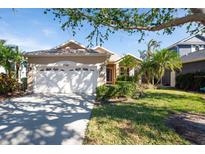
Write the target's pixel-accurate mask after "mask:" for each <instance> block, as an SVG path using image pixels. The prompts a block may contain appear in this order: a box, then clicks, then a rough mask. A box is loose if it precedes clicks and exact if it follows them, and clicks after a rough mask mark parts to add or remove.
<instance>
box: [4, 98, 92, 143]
mask: <svg viewBox="0 0 205 154" xmlns="http://www.w3.org/2000/svg"><path fill="white" fill-rule="evenodd" d="M93 101H94V96H92V95H85V94H74V95H44V94H35V95H34V94H33V95H30V96H25V97H21V98H15V99H11V100H5V101H0V144H50V145H57V144H81V143H82V140H83V137H84V132H85V129H86V126H87V122H88V120H89V118H90V115H91V110H92V107H93Z"/></svg>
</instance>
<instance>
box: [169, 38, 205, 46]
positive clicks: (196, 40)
mask: <svg viewBox="0 0 205 154" xmlns="http://www.w3.org/2000/svg"><path fill="white" fill-rule="evenodd" d="M180 44H190V45H191V44H204V45H205V37H204V36H203V35H199V34H196V35H192V36H189V37H187V38H185V39H182V40H180V41H178V42H176V43H174V44H172V45H171V46H169V47H168V49H170V48H173V47H175V46H177V45H180Z"/></svg>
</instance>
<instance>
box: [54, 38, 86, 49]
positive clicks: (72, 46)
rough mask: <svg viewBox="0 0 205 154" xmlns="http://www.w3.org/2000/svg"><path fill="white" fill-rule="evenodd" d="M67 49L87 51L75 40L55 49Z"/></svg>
mask: <svg viewBox="0 0 205 154" xmlns="http://www.w3.org/2000/svg"><path fill="white" fill-rule="evenodd" d="M63 48H64V49H66V48H70V49H85V48H86V47H85V46H84V45H82V44H80V43H79V42H77V41H74V40H69V41H67V42H65V43H62V44H60V45H58V46H56V47H55V48H54V49H63Z"/></svg>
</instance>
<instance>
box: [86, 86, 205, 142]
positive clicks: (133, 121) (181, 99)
mask: <svg viewBox="0 0 205 154" xmlns="http://www.w3.org/2000/svg"><path fill="white" fill-rule="evenodd" d="M203 97H204V95H202V94H197V93H190V92H183V91H177V90H161V89H160V90H159V89H155V90H146V91H145V96H144V97H141V98H139V99H137V100H136V101H134V100H133V101H131V102H130V103H126V104H125V103H118V104H116V105H110V104H107V105H102V106H98V107H96V108H94V109H93V111H92V117H91V120H90V121H89V124H88V129H87V131H86V135H85V140H84V144H95V145H96V144H99V145H102V144H106V145H107V144H115V145H116V144H117V145H118V144H123V145H125V144H129V145H130V144H133V145H136V144H143V145H144V144H155V145H156V144H159V145H165V144H168V145H170V144H174V145H176V144H177V145H179V144H191V143H190V142H188V141H186V140H185V139H184V138H182V137H180V136H179V135H178V134H177V133H176V132H175V131H173V130H172V129H170V128H168V127H167V125H166V119H167V117H169V116H170V115H171V114H173V113H180V112H193V113H203V114H204V113H205V103H204V98H203Z"/></svg>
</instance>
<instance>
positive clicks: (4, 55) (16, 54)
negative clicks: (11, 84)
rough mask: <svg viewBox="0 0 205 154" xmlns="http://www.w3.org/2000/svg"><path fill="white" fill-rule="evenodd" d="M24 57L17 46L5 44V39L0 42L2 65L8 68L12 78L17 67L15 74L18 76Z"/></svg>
mask: <svg viewBox="0 0 205 154" xmlns="http://www.w3.org/2000/svg"><path fill="white" fill-rule="evenodd" d="M22 59H23V56H22V55H21V53H20V51H19V49H18V48H17V47H13V46H8V45H6V44H5V41H1V42H0V65H1V66H2V67H3V68H4V69H5V70H6V73H7V74H8V76H9V77H10V78H11V75H12V72H14V71H15V68H16V72H15V75H16V77H17V78H18V71H19V67H20V63H21V61H22Z"/></svg>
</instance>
